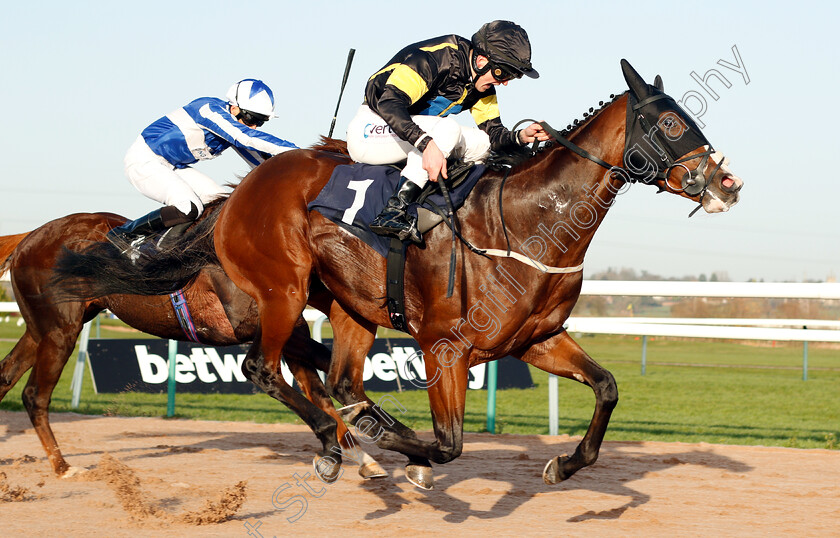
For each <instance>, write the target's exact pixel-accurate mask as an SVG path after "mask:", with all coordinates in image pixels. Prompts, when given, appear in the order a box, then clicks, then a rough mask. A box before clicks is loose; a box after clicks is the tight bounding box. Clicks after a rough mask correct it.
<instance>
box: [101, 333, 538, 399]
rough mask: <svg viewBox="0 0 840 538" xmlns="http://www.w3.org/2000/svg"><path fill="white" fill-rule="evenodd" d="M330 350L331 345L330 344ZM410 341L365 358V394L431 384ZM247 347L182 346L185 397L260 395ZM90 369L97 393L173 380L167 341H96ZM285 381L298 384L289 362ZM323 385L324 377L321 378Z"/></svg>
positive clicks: (504, 381)
mask: <svg viewBox="0 0 840 538" xmlns="http://www.w3.org/2000/svg"><path fill="white" fill-rule="evenodd" d="M324 344H325V345H327V346H328V347H329V346H330V341H329V340H327V341H325V342H324ZM416 346H417V343H416V342H415V341H414V340H412V339H410V338H401V339H383V340H376V341H375V342H374V345H373V348H372V349H371V351H370V355H369V356H368V357H365V369H364V374H363V378H364V381H365V388H366V389H368V390H371V391H382V392H390V391H396V390H414V389H418V388H421V387H422V386H423V384H424V383H423V382H424V381H425V380H426V370H425V364H424V362H423V358H422V356H421V355H420V354H419V352H418V349H417V347H416ZM247 351H248V346H247V345H241V346H229V347H220V348H216V347H206V346H203V345H201V344H193V343H189V342H178V352H177V354H176V362H175V381H176V383H177V384H178V385H177V390H178V391H179V392H199V393H208V392H214V393H240V394H248V393H254V392H258V389H257V388H256V387H255V386H254V385H252V384H251V383H250V382H249V381H248V380H247V379H246V378H245V376H244V375H243V374H242V361H243V360H245V354H246V352H247ZM89 355H90V368H91V376H92V377H93V385H94V389H95V390H96V392H105V393H113V392H123V391H134V392H165V391H166V388H167V378H168V376H169V361H168V342H167V341H166V340H112V339H97V340H90V344H89ZM281 370H282V374H283V378H284V379H285V380H286V381H287V382H288V383H289V384H293V381H294V379H293V377H292V374H291V372H290V371H289V369H288V367H287V366H286V363H285V361H284V362H282V364H281ZM485 372H486V365H485V364H481V365H479V366H475V367H473V368H471V369H470V379H469V385H468V386H469V388H470V389H482V388H486V386H487V380H486V375H485ZM321 377H322V379H323V374H322V375H321ZM531 386H533V384H532V382H531V375H530V372H529V371H528V367H527V366H526V365H525V364H524V363H522V362H520V361H518V360H516V359H513V358H511V357H508V358H505V359H502V360H501V361H500V362H499V383H498V387H499V388H513V387H516V388H526V387H531Z"/></svg>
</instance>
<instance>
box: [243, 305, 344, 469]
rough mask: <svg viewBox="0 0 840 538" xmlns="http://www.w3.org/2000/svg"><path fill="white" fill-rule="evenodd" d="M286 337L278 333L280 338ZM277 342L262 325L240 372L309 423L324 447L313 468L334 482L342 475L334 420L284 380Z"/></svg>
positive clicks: (280, 348) (283, 339)
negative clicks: (271, 338)
mask: <svg viewBox="0 0 840 538" xmlns="http://www.w3.org/2000/svg"><path fill="white" fill-rule="evenodd" d="M274 319H275V320H276V319H277V318H274ZM287 337H288V336H287ZM286 339H287V338H282V335H280V341H281V342H284V341H285V340H286ZM276 343H277V341H276V340H269V341H268V342H267V341H266V339H264V338H262V328H260V329H258V330H257V334H256V335H255V338H254V342H253V343H252V344H251V347H250V349H249V350H248V353H247V354H246V355H245V360H244V361H243V362H242V372H243V374H245V376H246V377H247V378H248V379H249V380H250V381H251V382H252V383H254V384H255V385H256V386H258V387H259V388H260V389H262V391H263V392H265V393H266V394H268V395H269V396H271V397H272V398H274V399H276V400H278V401H279V402H281V403H282V404H284V405H285V406H286V407H288V408H289V409H291V410H292V411H294V413H295V414H296V415H297V416H299V417H300V418H301V420H303V421H304V422H305V423H306V424H307V425H308V426H309V428H310V429H311V430H312V432H313V433H314V434H315V436H316V437H317V438H318V439H319V440H320V441H321V444H322V445H323V451H322V452H319V453H318V456H320V458H316V460H315V461H314V462H313V464H314V467H315V472H316V473H317V474H318V476H319V477H320V478H321V480H323V481H324V482H326V483H328V484H329V483H332V482H335V481H336V480H338V478H339V477H340V476H341V448H340V445H339V443H338V438H337V436H336V430H337V424H336V421H335V420H333V418H332V417H331V416H330V415H328V414H327V413H325V412H324V411H322V410H321V409H319V408H318V407H317V406H315V404H313V403H312V402H310V401H309V400H307V399H306V398H305V397H304V396H303V395H302V394H300V393H299V392H297V391H296V390H294V389H293V388H292V387H290V386H289V384H288V383H286V380H285V379H283V375H282V374H281V371H280V357H281V354H280V351H281V350H282V343H281V344H280V347H279V348H276V346H274V344H276Z"/></svg>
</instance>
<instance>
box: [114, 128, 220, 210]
mask: <svg viewBox="0 0 840 538" xmlns="http://www.w3.org/2000/svg"><path fill="white" fill-rule="evenodd" d="M125 175H126V176H128V180H129V181H130V182H131V184H132V185H134V187H135V188H136V189H137V190H138V191H140V192H141V193H143V194H144V195H145V196H147V197H149V198H151V199H152V200H155V201H156V202H160V203H162V204H163V205H172V206H175V207H177V208H178V210H179V211H181V212H182V213H184V214H188V213H189V212H190V209H191V208H190V204H194V205H195V206H196V207H197V208H198V213H199V215H200V214H201V212H202V211H203V210H204V204H205V203H207V202H209V201H210V200H213V199H214V198H216V197H218V196H219V195H220V194H224V193H226V192H227V191H225V190H224V189H223V188H222V187H220V186H219V185H217V184H216V182H215V181H213V180H212V179H210V178H209V177H207V176H206V175H204V174H202V173H201V172H199V171H198V170H195V169H194V168H191V167H187V168H180V169H176V168H175V167H174V166H172V165H171V164H169V162H168V161H167V160H166V159H164V158H163V157H161V156H160V155H158V154H156V153H155V152H153V151H152V150H151V148H149V145H148V144H146V141H145V140H143V136H142V135H141V136H138V137H137V140H135V141H134V143H133V144H132V145H131V147H130V148H128V152H127V153H126V154H125Z"/></svg>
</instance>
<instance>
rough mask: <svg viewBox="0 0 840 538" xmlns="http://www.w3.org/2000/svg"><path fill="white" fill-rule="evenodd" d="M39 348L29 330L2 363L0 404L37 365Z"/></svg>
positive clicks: (0, 364)
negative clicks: (27, 372) (24, 375)
mask: <svg viewBox="0 0 840 538" xmlns="http://www.w3.org/2000/svg"><path fill="white" fill-rule="evenodd" d="M37 348H38V344H37V343H36V342H35V340H34V338H32V335H31V333H30V332H29V330H28V329H27V330H26V332H24V333H23V336H22V337H21V338H20V340H18V342H17V344H15V347H13V348H12V350H11V351H10V352H9V354H8V355H6V358H5V359H3V360H2V361H0V402H2V401H3V398H5V397H6V394H8V392H9V391H10V390H12V387H14V386H15V385H16V384H17V382H18V381H19V380H20V378H21V377H22V376H23V374H25V373H26V371H27V370H29V369H30V368H32V365H33V364H35V359H36V357H37Z"/></svg>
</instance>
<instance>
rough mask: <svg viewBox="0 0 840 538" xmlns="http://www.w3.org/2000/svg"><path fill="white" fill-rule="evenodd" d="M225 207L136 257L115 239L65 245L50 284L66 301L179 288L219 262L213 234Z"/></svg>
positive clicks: (159, 291)
mask: <svg viewBox="0 0 840 538" xmlns="http://www.w3.org/2000/svg"><path fill="white" fill-rule="evenodd" d="M222 206H223V204H220V205H219V206H217V207H216V208H214V210H213V211H212V212H211V213H210V214H209V215H208V216H207V217H206V218H204V219H202V220H201V221H199V222H198V223H197V224H196V225H195V226H193V227H192V228H190V229H188V230H187V231H186V232H185V233H184V235H183V236H181V237H179V238H177V239H176V240H175V241H174V242H172V243H171V244H168V245H167V246H166V247H165V248H164V249H161V250H156V251H154V252H151V253H148V252H144V251H143V246H141V247H140V252H139V255H140V257H139V258H138V259H137V260H136V261H132V260H131V259H130V258H129V257H128V256H127V255H126V254H125V253H124V252H123V251H124V250H125V249H124V248H118V247H117V246H115V245H113V244H111V243H110V242H102V243H94V244H93V245H91V246H89V247H87V248H85V249H83V250H81V251H78V252H74V251H71V250H70V249H68V248H66V247H64V248H63V249H62V253H61V254H60V255H59V257H58V260H57V261H56V265H55V267H54V270H53V271H54V276H53V278H52V279H51V281H50V283H51V284H52V285H54V286H56V288H57V289H59V290H61V292H63V293H62V295H64V296H65V298H66V299H83V300H94V299H98V298H100V297H104V296H106V295H113V294H126V295H165V294H167V293H172V292H175V291H177V290H179V289H181V288H183V287H184V286H186V285H187V284H189V283H190V282H192V281H193V280H194V279H195V278H196V277H197V276H198V273H199V272H200V271H201V270H202V269H204V268H205V267H207V266H209V265H219V259H218V258H217V257H216V250H215V245H214V243H213V232H214V230H215V228H216V221H217V220H218V216H219V212H220V211H221V208H222ZM127 246H128V245H125V247H127Z"/></svg>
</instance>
